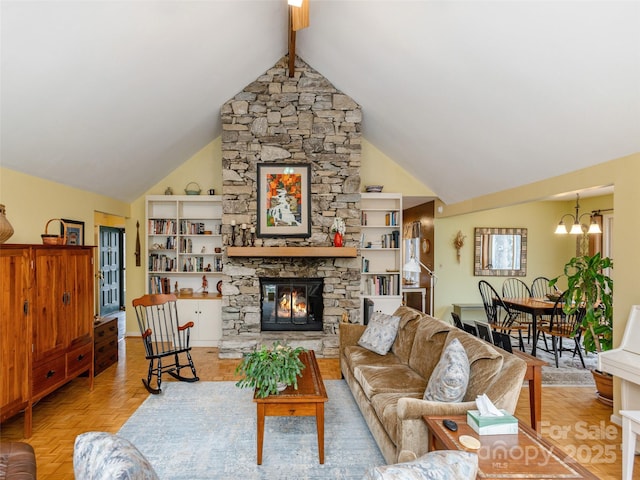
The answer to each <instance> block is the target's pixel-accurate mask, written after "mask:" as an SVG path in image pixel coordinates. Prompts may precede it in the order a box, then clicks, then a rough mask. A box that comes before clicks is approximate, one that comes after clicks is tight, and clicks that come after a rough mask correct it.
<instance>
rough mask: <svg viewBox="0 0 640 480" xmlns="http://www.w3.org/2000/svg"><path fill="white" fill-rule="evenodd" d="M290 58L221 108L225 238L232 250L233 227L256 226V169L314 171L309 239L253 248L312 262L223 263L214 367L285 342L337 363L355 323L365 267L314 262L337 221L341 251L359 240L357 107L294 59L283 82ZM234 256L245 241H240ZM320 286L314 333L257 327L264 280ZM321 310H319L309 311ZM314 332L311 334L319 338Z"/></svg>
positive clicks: (337, 260)
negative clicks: (345, 325)
mask: <svg viewBox="0 0 640 480" xmlns="http://www.w3.org/2000/svg"><path fill="white" fill-rule="evenodd" d="M287 62H288V59H287V57H283V58H282V59H281V60H280V61H279V62H278V63H276V64H275V65H274V66H273V67H272V68H270V69H269V70H268V71H267V72H265V73H264V74H263V75H261V76H260V77H259V78H258V79H256V80H255V81H254V82H252V83H251V84H249V85H248V86H246V87H245V88H244V89H243V90H242V91H241V92H239V93H238V94H236V95H235V96H234V97H233V98H232V99H231V100H229V101H228V102H227V103H225V104H224V105H223V106H222V112H221V115H222V128H223V132H222V174H223V189H222V195H223V235H224V237H225V244H226V245H229V244H230V239H231V235H230V232H231V222H232V221H235V224H236V225H241V224H243V223H244V224H247V225H249V226H255V225H256V221H257V184H256V182H257V170H258V168H257V166H258V164H269V163H279V164H283V163H284V164H286V163H292V164H308V165H309V166H310V167H311V179H310V180H311V181H310V189H311V235H310V236H306V237H276V238H258V239H257V242H256V243H257V245H261V246H263V247H289V246H295V247H305V248H308V251H309V255H308V256H306V255H303V256H297V257H286V256H277V255H276V256H274V255H269V256H264V257H255V256H246V257H245V256H241V255H240V256H229V255H227V254H226V255H225V258H224V271H223V273H224V274H225V278H224V280H223V285H222V296H223V300H222V328H223V332H222V333H223V336H222V341H221V345H220V357H222V358H235V357H239V356H241V354H242V352H246V351H249V350H251V349H252V348H253V347H255V346H256V345H258V344H261V343H270V342H272V341H274V340H281V341H289V342H291V343H295V344H296V345H301V346H303V347H305V348H309V349H314V350H315V351H316V354H317V355H318V356H337V354H338V326H339V323H340V321H342V320H343V319H348V320H349V321H350V322H357V321H359V318H360V302H361V300H360V268H361V258H360V256H359V254H358V256H357V257H355V258H341V257H339V256H336V257H333V256H321V257H319V256H315V255H314V247H328V246H331V240H330V227H331V225H332V223H333V219H334V218H335V217H336V216H339V217H342V218H343V219H344V220H345V223H346V226H347V233H346V235H345V238H344V244H345V246H351V247H357V246H358V244H359V239H360V193H359V192H360V161H361V158H360V156H361V134H360V122H361V120H362V113H361V109H360V106H359V105H358V104H357V103H356V102H355V101H353V100H352V99H351V98H349V97H348V96H347V95H345V94H343V93H342V92H340V91H339V90H337V89H336V88H335V87H334V86H333V85H332V84H331V83H330V82H329V81H328V80H327V79H326V78H324V77H323V76H322V75H320V74H319V73H318V72H316V71H315V70H313V69H312V68H311V67H310V66H309V65H307V64H306V63H304V62H303V61H302V60H301V59H300V58H298V57H296V68H295V75H294V76H293V77H289V76H288V68H287ZM235 241H236V243H235V246H240V245H241V244H240V242H241V238H240V237H239V236H236V239H235ZM265 278H269V279H286V280H290V279H296V278H301V279H303V278H314V279H316V278H317V279H321V280H322V286H321V289H322V306H321V310H322V312H321V315H322V318H321V325H320V328H319V329H317V328H318V325H317V322H315V318H314V322H312V323H313V324H314V329H313V330H300V329H293V330H286V331H277V330H276V331H274V330H270V329H269V328H266V329H265V328H264V325H263V322H262V321H261V313H262V308H261V306H262V305H261V299H262V298H263V295H264V291H263V287H261V279H265ZM315 308H316V309H320V308H319V307H315ZM316 329H317V330H316Z"/></svg>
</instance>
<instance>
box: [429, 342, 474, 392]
mask: <svg viewBox="0 0 640 480" xmlns="http://www.w3.org/2000/svg"><path fill="white" fill-rule="evenodd" d="M468 384H469V359H468V358H467V352H466V351H465V349H464V347H463V346H462V343H460V340H458V339H457V338H454V339H452V340H451V341H450V342H449V344H448V345H447V346H446V347H445V349H444V351H443V352H442V356H441V357H440V361H439V362H438V364H437V365H436V368H435V369H434V370H433V373H432V374H431V377H430V378H429V383H428V384H427V389H426V390H425V392H424V397H423V398H424V399H425V400H432V401H436V402H460V401H462V399H463V398H464V395H465V393H466V392H467V385H468Z"/></svg>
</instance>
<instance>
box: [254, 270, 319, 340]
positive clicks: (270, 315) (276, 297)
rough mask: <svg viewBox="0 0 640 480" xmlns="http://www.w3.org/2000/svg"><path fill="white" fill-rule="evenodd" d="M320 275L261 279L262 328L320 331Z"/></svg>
mask: <svg viewBox="0 0 640 480" xmlns="http://www.w3.org/2000/svg"><path fill="white" fill-rule="evenodd" d="M323 284H324V281H323V279H321V278H261V279H260V311H261V315H260V325H261V328H262V331H322V309H323V303H322V290H323Z"/></svg>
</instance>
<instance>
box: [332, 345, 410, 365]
mask: <svg viewBox="0 0 640 480" xmlns="http://www.w3.org/2000/svg"><path fill="white" fill-rule="evenodd" d="M342 355H343V360H344V361H345V362H346V364H347V366H348V367H349V369H350V370H351V371H354V370H355V369H356V367H359V366H360V365H378V366H381V365H400V360H399V359H398V357H396V356H395V355H394V354H393V353H387V354H386V355H378V354H377V353H374V352H372V351H371V350H367V349H366V348H364V347H360V346H358V345H349V346H348V347H345V348H344V350H343V352H342Z"/></svg>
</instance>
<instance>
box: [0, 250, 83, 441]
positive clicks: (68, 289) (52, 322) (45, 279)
mask: <svg viewBox="0 0 640 480" xmlns="http://www.w3.org/2000/svg"><path fill="white" fill-rule="evenodd" d="M93 292H94V290H93V247H88V246H87V247H85V246H51V245H18V244H9V245H2V247H1V248H0V312H1V316H0V422H1V421H4V420H6V419H7V418H10V417H12V416H14V415H16V414H17V413H19V412H21V411H24V431H25V433H24V435H25V437H27V438H28V437H30V436H31V427H32V406H33V404H34V403H35V402H37V401H38V400H40V399H41V398H43V397H45V396H46V395H48V394H50V393H51V392H53V391H54V390H56V389H57V388H59V387H61V386H62V385H64V384H65V383H67V382H68V381H70V380H72V379H74V378H76V377H77V376H78V375H80V374H81V373H84V372H89V376H88V378H87V381H88V383H89V388H90V389H92V388H93V368H94V367H93V309H94V304H93V297H94V293H93Z"/></svg>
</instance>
